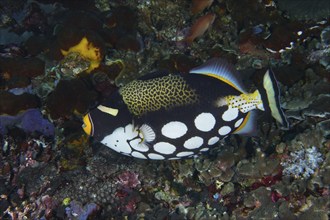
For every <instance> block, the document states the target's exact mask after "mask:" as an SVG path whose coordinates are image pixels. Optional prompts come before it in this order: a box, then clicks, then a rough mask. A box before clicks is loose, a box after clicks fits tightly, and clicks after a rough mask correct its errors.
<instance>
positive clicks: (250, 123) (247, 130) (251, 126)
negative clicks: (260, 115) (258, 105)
mask: <svg viewBox="0 0 330 220" xmlns="http://www.w3.org/2000/svg"><path fill="white" fill-rule="evenodd" d="M233 133H234V134H239V135H244V136H256V135H257V113H256V111H255V110H253V111H250V112H249V113H247V115H246V117H245V118H244V121H243V122H242V124H241V125H240V126H239V127H238V128H237V129H236V130H235V131H234V132H233Z"/></svg>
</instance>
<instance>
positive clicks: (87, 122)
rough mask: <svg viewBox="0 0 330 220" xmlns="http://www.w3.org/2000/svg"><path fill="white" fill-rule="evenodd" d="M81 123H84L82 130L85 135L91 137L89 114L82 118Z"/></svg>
mask: <svg viewBox="0 0 330 220" xmlns="http://www.w3.org/2000/svg"><path fill="white" fill-rule="evenodd" d="M83 122H84V124H83V126H82V128H83V129H84V131H85V133H86V134H88V135H91V134H92V127H93V125H92V122H91V119H90V116H89V114H87V115H85V116H84V118H83Z"/></svg>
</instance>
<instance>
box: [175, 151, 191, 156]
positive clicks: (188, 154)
mask: <svg viewBox="0 0 330 220" xmlns="http://www.w3.org/2000/svg"><path fill="white" fill-rule="evenodd" d="M193 154H194V152H192V151H183V152H180V153H178V154H177V155H176V156H177V157H186V156H190V155H193Z"/></svg>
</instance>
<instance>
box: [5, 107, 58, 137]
mask: <svg viewBox="0 0 330 220" xmlns="http://www.w3.org/2000/svg"><path fill="white" fill-rule="evenodd" d="M13 126H17V127H20V128H21V129H22V130H24V131H25V132H27V133H33V132H40V133H41V134H43V135H45V136H54V133H55V128H54V125H53V124H52V123H50V122H49V121H48V120H47V119H45V118H43V116H42V114H41V112H40V110H39V109H28V110H26V111H24V112H23V113H21V114H18V115H16V116H9V115H2V116H0V134H2V135H4V134H6V133H7V129H8V128H10V127H13Z"/></svg>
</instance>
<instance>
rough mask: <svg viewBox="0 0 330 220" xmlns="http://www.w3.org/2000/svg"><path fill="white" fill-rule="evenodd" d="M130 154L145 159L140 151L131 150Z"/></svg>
mask: <svg viewBox="0 0 330 220" xmlns="http://www.w3.org/2000/svg"><path fill="white" fill-rule="evenodd" d="M131 155H132V157H136V158H140V159H147V158H146V156H144V155H143V154H141V153H140V152H137V151H133V152H132V154H131Z"/></svg>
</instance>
